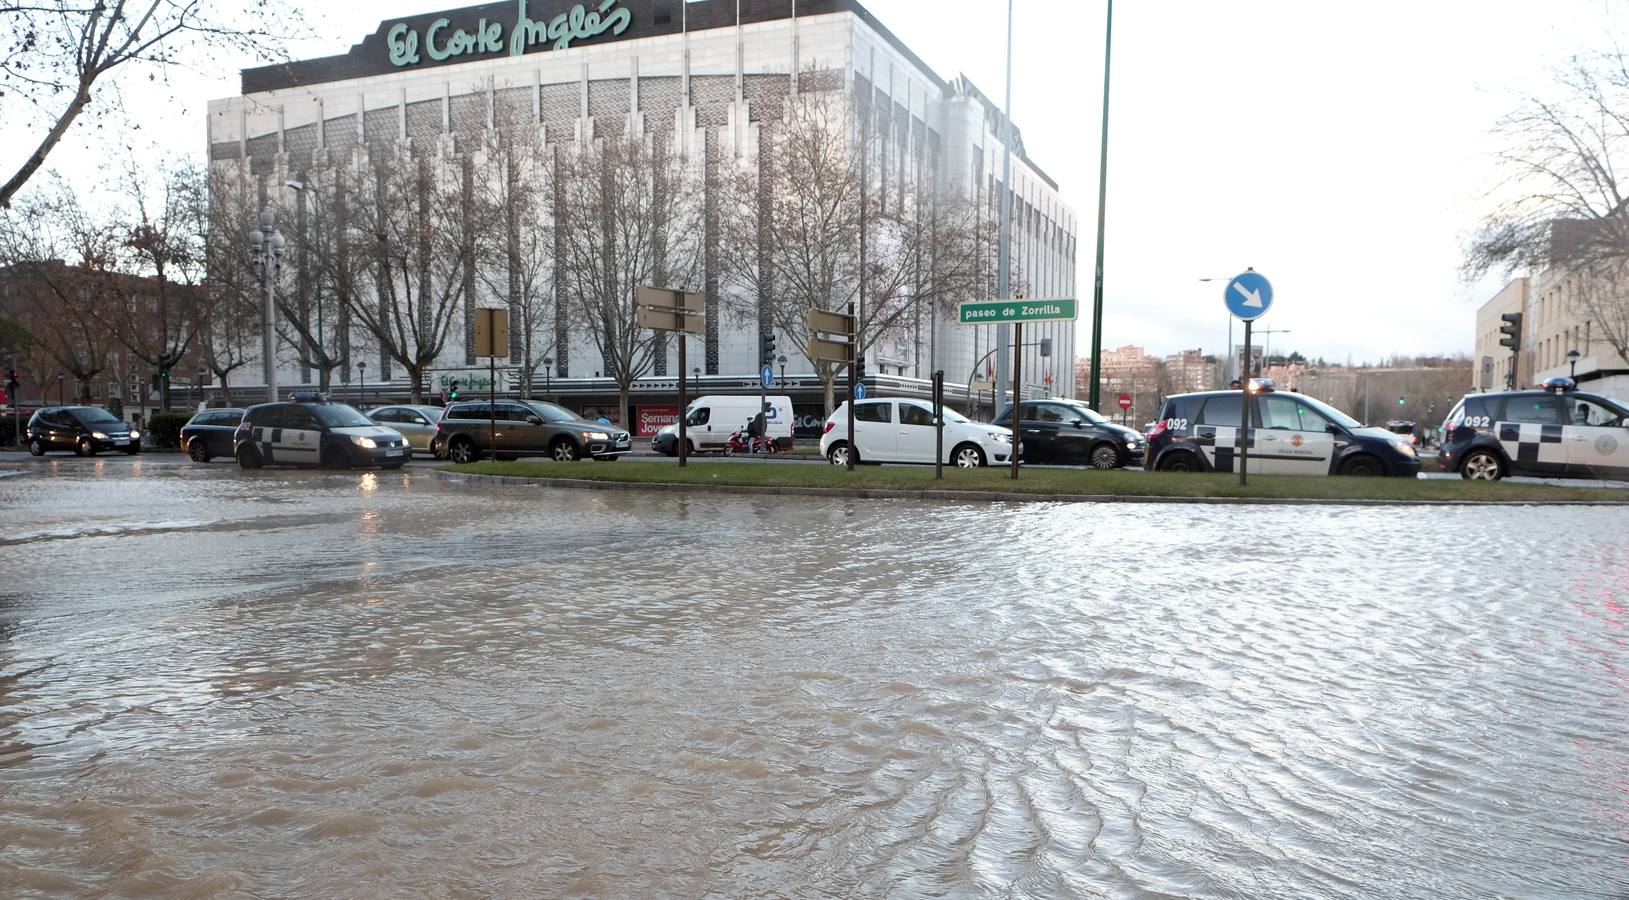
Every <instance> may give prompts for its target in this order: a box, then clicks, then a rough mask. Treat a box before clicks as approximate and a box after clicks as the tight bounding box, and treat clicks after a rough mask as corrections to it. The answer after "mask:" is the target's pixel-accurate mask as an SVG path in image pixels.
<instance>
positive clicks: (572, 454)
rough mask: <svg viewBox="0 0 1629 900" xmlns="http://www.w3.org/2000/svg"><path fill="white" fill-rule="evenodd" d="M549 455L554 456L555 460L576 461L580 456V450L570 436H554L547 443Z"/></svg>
mask: <svg viewBox="0 0 1629 900" xmlns="http://www.w3.org/2000/svg"><path fill="white" fill-rule="evenodd" d="M549 456H552V457H554V461H555V462H576V461H577V460H578V459H580V458H581V457H582V451H580V450H578V449H577V442H576V441H573V440H572V439H571V438H565V437H563V438H555V439H554V443H552V444H550V445H549Z"/></svg>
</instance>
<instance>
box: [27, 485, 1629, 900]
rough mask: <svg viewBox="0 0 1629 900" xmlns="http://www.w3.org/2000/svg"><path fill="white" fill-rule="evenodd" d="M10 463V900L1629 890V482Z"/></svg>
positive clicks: (1575, 893) (1605, 893) (1597, 893)
mask: <svg viewBox="0 0 1629 900" xmlns="http://www.w3.org/2000/svg"><path fill="white" fill-rule="evenodd" d="M21 468H27V469H28V472H29V474H26V475H23V476H19V477H11V478H0V552H3V554H4V556H3V559H4V565H3V571H4V575H3V578H0V897H7V898H13V897H32V896H51V897H57V896H62V897H77V896H127V895H129V896H134V895H146V896H163V897H174V896H216V895H218V896H231V897H270V896H277V897H291V896H293V897H380V896H384V897H394V896H540V897H541V896H576V895H581V896H606V897H637V896H685V897H688V896H704V895H708V896H739V897H766V896H792V897H813V896H842V897H851V896H856V897H880V896H974V895H982V896H1035V897H1092V896H1113V897H1143V896H1156V897H1157V896H1179V897H1180V896H1189V897H1207V898H1208V897H1241V898H1243V897H1285V898H1291V897H1314V896H1316V897H1421V898H1425V897H1482V896H1489V895H1505V896H1522V897H1556V896H1568V897H1602V898H1606V897H1623V896H1625V895H1626V894H1629V644H1626V641H1629V610H1626V609H1625V607H1626V606H1629V516H1626V515H1625V514H1624V511H1623V510H1622V509H1621V508H1572V509H1567V508H1538V507H1529V508H1500V509H1494V508H1477V507H1465V508H1341V507H1301V506H1289V507H1231V506H1198V505H1192V506H1190V505H1163V504H1124V505H1086V504H1057V505H1049V504H1033V505H994V506H992V505H987V504H979V503H967V504H946V505H940V504H930V503H921V502H911V501H838V500H827V499H804V498H788V497H739V498H737V497H727V496H710V495H683V494H676V495H668V494H651V495H648V496H642V495H638V494H633V493H624V492H597V491H570V490H552V489H543V488H536V487H522V488H498V487H489V486H465V485H458V484H454V483H449V482H444V481H442V480H439V479H436V478H435V477H434V476H432V475H431V474H430V473H429V472H427V471H424V470H422V469H408V470H404V471H402V472H394V473H388V474H387V473H371V474H357V473H327V472H286V471H284V472H278V471H262V472H251V473H243V472H240V471H239V470H238V469H236V468H235V467H233V466H229V465H210V466H184V465H181V466H176V465H168V466H160V465H154V464H149V463H147V462H145V461H142V460H137V461H135V462H134V463H132V462H130V461H125V460H107V461H105V462H103V461H100V460H97V461H90V462H78V461H69V460H64V461H63V462H61V463H60V464H55V465H31V466H23V467H21Z"/></svg>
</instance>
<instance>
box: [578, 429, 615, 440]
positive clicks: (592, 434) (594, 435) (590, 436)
mask: <svg viewBox="0 0 1629 900" xmlns="http://www.w3.org/2000/svg"><path fill="white" fill-rule="evenodd" d="M583 437H584V439H586V440H590V441H608V440H610V439H611V436H610V435H608V434H606V433H605V432H603V431H585V432H583Z"/></svg>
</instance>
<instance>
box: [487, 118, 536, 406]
mask: <svg viewBox="0 0 1629 900" xmlns="http://www.w3.org/2000/svg"><path fill="white" fill-rule="evenodd" d="M544 153H545V149H544V145H543V141H542V135H541V133H540V132H539V131H538V129H537V127H536V126H535V125H530V124H528V123H527V122H525V121H523V120H522V119H521V117H519V116H510V117H508V120H507V121H503V122H500V123H499V127H497V128H496V129H493V130H492V131H490V132H489V133H488V147H487V160H488V165H489V167H490V168H491V169H492V171H491V172H490V173H489V175H490V177H487V178H484V179H482V180H481V182H480V186H479V199H480V204H481V206H482V207H483V209H484V213H483V218H485V219H486V221H489V222H493V223H496V224H497V227H495V228H493V229H491V230H489V231H487V232H484V233H483V234H481V235H478V236H477V240H478V242H479V246H478V253H479V256H480V257H481V259H482V264H481V265H479V266H477V271H478V273H479V276H480V279H481V282H482V284H483V285H484V286H485V287H486V290H487V291H488V292H489V293H490V294H492V295H494V296H497V297H500V298H502V299H503V300H504V301H505V302H506V303H507V305H508V307H509V323H510V329H509V330H510V341H511V343H512V345H513V347H514V349H515V351H516V355H517V356H518V358H519V361H520V363H521V391H522V392H523V393H524V394H525V395H527V396H530V395H531V394H532V389H533V384H532V382H533V381H534V380H535V375H536V371H537V368H538V367H539V366H541V365H543V360H544V359H545V358H547V357H548V356H549V355H550V354H551V353H552V352H553V351H554V334H553V331H554V310H555V307H554V227H553V222H552V203H553V201H552V199H551V197H550V194H549V189H550V183H551V179H550V177H549V168H548V166H547V164H546V160H545V158H544Z"/></svg>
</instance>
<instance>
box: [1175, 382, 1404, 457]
mask: <svg viewBox="0 0 1629 900" xmlns="http://www.w3.org/2000/svg"><path fill="white" fill-rule="evenodd" d="M1249 387H1250V389H1249V390H1248V391H1204V392H1201V393H1197V394H1179V395H1177V396H1175V397H1170V398H1168V399H1166V401H1165V407H1164V409H1163V410H1162V411H1161V413H1160V418H1159V421H1157V422H1155V423H1154V427H1153V429H1152V430H1151V431H1149V433H1148V447H1147V450H1145V451H1144V458H1143V467H1144V468H1145V469H1157V470H1162V471H1166V472H1237V471H1238V460H1239V456H1240V451H1241V445H1242V444H1243V442H1244V440H1247V441H1248V446H1249V450H1250V454H1249V455H1250V463H1249V473H1250V474H1251V475H1256V474H1261V475H1395V476H1398V477H1401V478H1414V477H1416V476H1418V475H1419V473H1420V457H1419V454H1418V453H1417V452H1416V451H1415V449H1414V444H1413V442H1412V441H1410V440H1409V438H1408V437H1407V436H1406V435H1397V434H1392V433H1391V432H1389V431H1387V430H1385V429H1384V428H1371V427H1365V426H1364V425H1363V423H1362V422H1359V421H1358V420H1356V419H1354V418H1352V417H1351V416H1349V415H1347V414H1346V413H1343V412H1341V411H1340V410H1338V409H1336V408H1335V407H1333V406H1330V405H1329V404H1327V403H1322V402H1320V401H1318V400H1315V399H1313V398H1311V397H1308V396H1305V395H1303V394H1297V393H1293V392H1289V391H1278V390H1275V389H1274V387H1273V383H1272V382H1271V381H1270V380H1267V379H1252V380H1251V382H1250V385H1249ZM1246 403H1248V404H1250V410H1251V412H1250V423H1251V428H1250V432H1249V434H1248V435H1247V436H1245V435H1242V434H1241V433H1242V432H1243V431H1244V422H1243V417H1244V410H1245V404H1246ZM1241 437H1243V440H1241Z"/></svg>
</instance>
